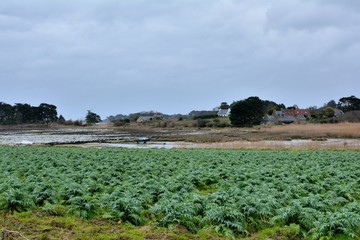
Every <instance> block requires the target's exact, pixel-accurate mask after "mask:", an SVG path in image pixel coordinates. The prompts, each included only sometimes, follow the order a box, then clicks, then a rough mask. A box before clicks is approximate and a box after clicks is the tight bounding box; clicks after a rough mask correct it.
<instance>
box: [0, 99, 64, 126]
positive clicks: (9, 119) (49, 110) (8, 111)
mask: <svg viewBox="0 0 360 240" xmlns="http://www.w3.org/2000/svg"><path fill="white" fill-rule="evenodd" d="M56 108H57V107H56V106H55V105H52V104H47V103H41V104H40V105H39V106H31V105H30V104H26V103H25V104H23V103H16V104H14V105H10V104H7V103H4V102H0V124H3V125H12V124H34V123H35V124H38V123H42V124H44V123H45V124H46V123H50V122H56V121H58V120H59V119H60V118H62V116H60V117H58V113H57V110H56Z"/></svg>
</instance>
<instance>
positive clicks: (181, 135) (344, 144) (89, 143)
mask: <svg viewBox="0 0 360 240" xmlns="http://www.w3.org/2000/svg"><path fill="white" fill-rule="evenodd" d="M142 137H149V138H151V141H149V142H148V143H146V144H137V143H136V140H137V139H139V138H142ZM0 145H53V146H57V145H66V146H80V147H131V148H220V149H331V150H360V124H359V123H353V124H351V123H343V124H324V125H320V124H306V125H285V126H261V127H260V126H259V127H254V128H202V129H198V128H182V129H180V128H155V127H149V126H146V125H130V126H124V127H113V126H111V125H99V126H93V127H65V126H41V125H40V126H39V125H38V126H37V125H35V126H1V127H0Z"/></svg>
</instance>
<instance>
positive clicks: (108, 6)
mask: <svg viewBox="0 0 360 240" xmlns="http://www.w3.org/2000/svg"><path fill="white" fill-rule="evenodd" d="M359 76H360V1H359V0H313V1H312V0H271V1H270V0H267V1H265V0H151V1H149V0H74V1H66V0H51V1H49V0H1V4H0V83H1V95H0V96H1V97H0V102H1V101H2V102H6V103H9V104H15V103H29V104H31V105H34V106H37V105H39V104H40V103H50V104H54V105H56V106H57V107H58V113H59V114H63V116H64V117H65V118H66V119H70V118H71V119H73V120H75V119H81V118H84V117H85V115H86V112H87V110H92V111H94V112H96V113H98V114H99V115H100V116H101V117H102V118H106V117H107V116H110V115H116V114H119V113H122V114H129V113H134V112H139V111H149V110H153V111H159V112H163V113H167V114H173V113H183V114H186V113H189V112H190V111H191V110H211V109H212V108H213V107H216V106H218V105H220V103H221V102H223V101H226V102H228V103H231V102H233V101H236V100H242V99H245V98H247V97H250V96H258V97H260V98H261V99H263V100H272V101H275V102H277V103H284V104H285V105H286V106H292V105H294V104H297V105H298V106H299V107H301V108H306V107H309V106H318V107H319V106H322V105H323V104H324V103H327V102H329V101H330V100H335V101H338V100H339V98H341V97H345V96H350V95H355V96H357V97H360V79H359Z"/></svg>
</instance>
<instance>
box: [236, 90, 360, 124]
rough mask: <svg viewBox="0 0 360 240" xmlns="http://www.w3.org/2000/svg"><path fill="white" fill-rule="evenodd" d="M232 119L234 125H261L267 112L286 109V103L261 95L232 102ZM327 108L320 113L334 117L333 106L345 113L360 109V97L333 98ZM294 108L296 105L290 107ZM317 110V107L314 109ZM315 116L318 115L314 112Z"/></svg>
mask: <svg viewBox="0 0 360 240" xmlns="http://www.w3.org/2000/svg"><path fill="white" fill-rule="evenodd" d="M230 107H231V113H230V121H231V125H232V126H237V127H250V126H254V125H259V124H260V123H261V121H262V120H263V117H264V116H265V115H266V114H269V115H271V113H272V112H273V111H276V110H281V109H285V105H284V104H277V103H275V102H272V101H267V100H266V101H264V100H261V99H260V98H259V97H256V96H253V97H249V98H247V99H244V100H240V101H236V102H234V103H232V104H231V106H230ZM324 107H325V108H324V109H323V110H322V111H321V112H320V114H318V116H321V115H323V117H324V116H325V117H333V116H334V110H333V108H338V109H340V110H342V111H343V112H344V113H347V112H355V111H360V99H359V98H357V97H355V96H349V97H342V98H340V99H339V101H338V103H336V102H335V101H334V100H331V101H330V102H329V103H327V104H326V106H324ZM288 108H294V107H288ZM312 110H314V111H313V112H316V111H315V110H316V109H315V108H314V109H312ZM314 117H315V118H316V117H317V116H316V115H315V114H314Z"/></svg>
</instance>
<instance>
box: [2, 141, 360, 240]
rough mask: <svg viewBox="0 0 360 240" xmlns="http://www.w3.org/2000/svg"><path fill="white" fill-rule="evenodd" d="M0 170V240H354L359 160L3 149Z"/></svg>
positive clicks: (359, 226) (359, 234)
mask: <svg viewBox="0 0 360 240" xmlns="http://www.w3.org/2000/svg"><path fill="white" fill-rule="evenodd" d="M0 168H1V169H2V171H1V173H0V209H1V211H2V214H3V221H1V225H2V228H3V230H2V231H3V234H4V236H5V235H6V237H7V238H6V239H20V238H21V237H20V236H21V235H22V236H24V237H26V238H28V239H160V238H162V239H221V238H238V237H241V238H248V239H360V183H359V181H360V158H359V152H358V151H271V150H267V151H254V150H252V151H250V150H181V149H177V150H175V149H171V150H166V149H142V150H139V149H81V148H69V147H9V146H8V147H0ZM16 234H19V235H16ZM20 234H21V235H20ZM210 236H212V237H210ZM220 236H222V237H220Z"/></svg>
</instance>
